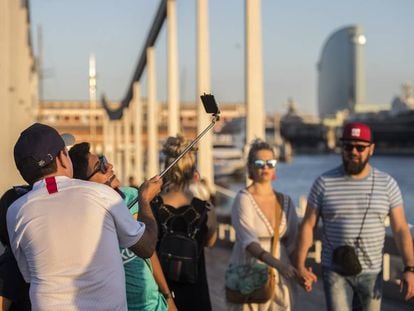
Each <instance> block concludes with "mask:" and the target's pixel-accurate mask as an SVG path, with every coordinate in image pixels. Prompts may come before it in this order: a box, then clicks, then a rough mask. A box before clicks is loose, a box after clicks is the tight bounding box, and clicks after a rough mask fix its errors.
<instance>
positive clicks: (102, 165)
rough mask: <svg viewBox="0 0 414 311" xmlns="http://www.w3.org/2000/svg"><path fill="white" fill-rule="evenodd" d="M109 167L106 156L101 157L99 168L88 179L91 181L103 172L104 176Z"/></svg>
mask: <svg viewBox="0 0 414 311" xmlns="http://www.w3.org/2000/svg"><path fill="white" fill-rule="evenodd" d="M107 166H108V160H107V159H106V157H105V156H104V155H102V156H100V157H99V165H98V167H97V168H96V169H95V170H94V171H93V172H92V173H91V174H90V175H89V176H88V177H87V178H86V179H88V180H89V179H91V178H92V176H94V175H95V174H97V173H99V172H101V173H102V174H105V173H106V172H107Z"/></svg>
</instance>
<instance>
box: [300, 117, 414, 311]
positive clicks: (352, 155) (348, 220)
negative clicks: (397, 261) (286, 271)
mask: <svg viewBox="0 0 414 311" xmlns="http://www.w3.org/2000/svg"><path fill="white" fill-rule="evenodd" d="M341 141H342V165H340V166H338V167H336V168H334V169H332V170H330V171H328V172H325V173H324V174H322V175H321V176H320V177H318V178H317V179H316V181H315V182H314V184H313V186H312V189H311V191H310V194H309V197H308V205H307V209H306V214H305V217H304V219H303V222H302V225H301V230H300V235H299V245H298V259H297V269H298V272H299V274H300V275H301V277H302V279H303V280H306V279H307V278H311V277H312V275H310V274H309V272H307V269H306V268H305V259H306V256H307V253H308V250H309V248H310V247H311V246H312V242H313V229H314V227H315V226H316V225H317V222H318V219H319V216H320V217H321V218H322V220H323V237H322V245H323V247H322V278H323V282H324V290H325V299H326V304H327V308H328V310H351V309H353V308H357V309H358V310H359V309H361V310H380V306H381V296H382V256H383V253H382V250H383V247H384V240H385V224H384V221H385V218H386V217H387V216H390V220H391V228H392V231H393V234H394V238H395V242H396V244H397V247H398V249H399V250H400V253H401V256H402V259H403V261H404V264H405V266H404V268H403V271H404V272H403V282H402V285H401V286H402V287H401V289H404V291H405V293H404V295H405V296H404V299H405V300H409V299H411V298H412V297H414V254H413V242H412V241H413V239H412V236H411V232H410V230H409V227H408V224H407V221H406V218H405V214H404V208H403V200H402V196H401V191H400V189H399V187H398V184H397V183H396V181H395V180H394V179H393V178H392V177H391V176H390V175H388V174H387V173H385V172H382V171H380V170H378V169H376V168H374V167H373V166H371V165H370V164H369V159H370V158H371V156H372V155H373V154H374V148H375V145H374V143H373V139H372V133H371V130H370V128H369V126H368V125H366V124H363V123H356V122H354V123H349V124H347V125H346V126H345V127H344V130H343V134H342V138H341Z"/></svg>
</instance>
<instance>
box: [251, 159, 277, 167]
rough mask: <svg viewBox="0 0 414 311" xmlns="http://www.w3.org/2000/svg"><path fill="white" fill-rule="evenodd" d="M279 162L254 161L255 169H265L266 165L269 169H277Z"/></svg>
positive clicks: (273, 160)
mask: <svg viewBox="0 0 414 311" xmlns="http://www.w3.org/2000/svg"><path fill="white" fill-rule="evenodd" d="M276 163H277V160H275V159H272V160H266V161H265V160H254V162H253V165H254V167H255V168H264V167H265V165H267V167H269V168H275V167H276Z"/></svg>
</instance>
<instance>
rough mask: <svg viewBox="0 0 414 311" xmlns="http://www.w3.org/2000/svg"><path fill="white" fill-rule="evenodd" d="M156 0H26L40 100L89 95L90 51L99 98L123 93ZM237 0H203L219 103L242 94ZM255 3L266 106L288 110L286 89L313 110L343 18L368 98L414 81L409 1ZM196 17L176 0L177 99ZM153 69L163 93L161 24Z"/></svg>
mask: <svg viewBox="0 0 414 311" xmlns="http://www.w3.org/2000/svg"><path fill="white" fill-rule="evenodd" d="M158 5H159V0H31V1H30V9H31V17H30V18H31V28H32V29H31V31H32V42H33V47H34V52H35V54H36V55H38V51H39V42H38V30H39V29H40V28H41V29H42V50H43V53H42V54H43V56H42V63H43V71H44V79H43V94H44V95H43V97H44V99H46V100H86V99H88V98H89V93H88V61H89V55H90V54H91V53H94V54H95V56H96V63H97V94H98V98H100V96H101V94H103V93H104V94H105V95H106V96H107V98H109V99H111V100H121V99H122V98H123V97H124V96H125V95H126V91H127V87H128V86H129V83H130V81H131V78H132V75H133V73H134V71H135V67H136V64H137V62H138V59H139V56H140V54H141V50H142V47H143V45H144V42H145V38H146V36H147V33H148V31H149V29H150V27H151V24H152V20H153V17H154V15H155V13H156V10H157V7H158ZM244 8H245V1H244V0H209V12H208V14H209V23H210V28H209V39H210V64H211V91H212V93H213V94H214V95H215V97H216V99H217V100H218V101H219V102H242V101H243V100H244V41H245V40H244ZM261 8H262V12H261V13H262V14H261V16H262V20H261V26H262V50H263V71H264V96H265V107H266V110H267V111H268V112H285V111H286V108H287V100H288V98H293V99H294V100H295V101H296V102H297V107H298V109H299V110H300V111H301V112H303V113H312V114H317V77H318V76H317V70H316V64H317V63H318V61H319V57H320V54H321V51H322V48H323V45H324V44H325V42H326V40H327V38H328V37H329V36H330V35H331V34H332V33H333V32H334V31H336V30H338V29H340V28H343V27H346V26H350V25H359V26H361V27H362V28H363V31H364V34H365V36H366V39H367V43H366V45H365V51H364V54H365V55H364V57H365V78H366V101H367V104H369V105H387V104H389V103H390V102H391V100H392V99H393V98H394V97H395V96H396V95H399V94H400V93H401V90H400V87H401V84H402V83H403V82H406V81H412V82H414V57H413V55H414V40H413V38H414V36H413V31H414V18H413V12H414V1H412V0H363V1H361V0H347V1H338V0H337V1H333V0H310V1H306V0H290V1H279V0H261ZM195 17H196V0H177V20H178V46H179V77H180V99H181V100H182V101H193V100H194V99H195V98H196V96H197V94H196V85H195V77H196V67H195V64H196V63H195V61H196V20H195ZM156 70H157V80H158V81H157V94H158V95H157V98H158V100H160V101H165V100H166V93H167V91H166V85H167V81H166V75H167V71H166V23H165V25H164V27H163V30H162V32H161V36H159V38H158V40H157V43H156ZM144 79H145V75H144ZM143 84H144V85H145V82H143ZM143 95H144V96H145V91H144V94H143Z"/></svg>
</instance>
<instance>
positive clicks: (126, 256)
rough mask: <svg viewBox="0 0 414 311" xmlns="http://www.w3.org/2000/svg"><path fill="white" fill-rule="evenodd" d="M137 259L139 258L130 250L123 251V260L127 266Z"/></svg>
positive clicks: (124, 249)
mask: <svg viewBox="0 0 414 311" xmlns="http://www.w3.org/2000/svg"><path fill="white" fill-rule="evenodd" d="M136 257H137V256H136V255H135V254H134V252H132V251H131V250H129V249H128V248H123V249H121V258H122V262H123V264H126V263H128V262H130V261H132V260H134V259H135V258H136Z"/></svg>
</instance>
